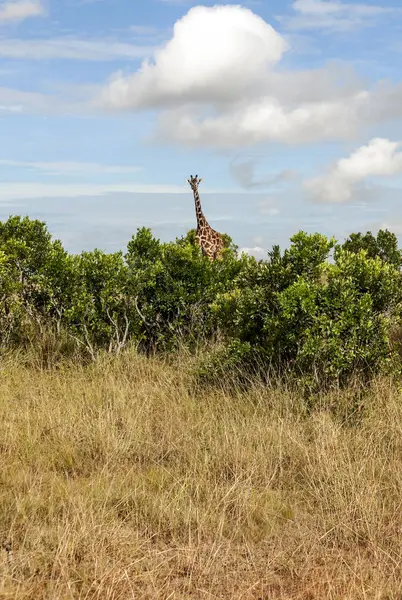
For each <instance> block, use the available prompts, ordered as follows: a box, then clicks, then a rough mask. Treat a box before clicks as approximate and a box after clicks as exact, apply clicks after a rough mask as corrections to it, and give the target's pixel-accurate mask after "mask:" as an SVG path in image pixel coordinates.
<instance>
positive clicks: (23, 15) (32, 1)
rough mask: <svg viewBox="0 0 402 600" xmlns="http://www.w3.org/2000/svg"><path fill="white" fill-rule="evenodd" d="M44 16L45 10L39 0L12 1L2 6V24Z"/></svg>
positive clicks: (0, 13) (0, 18) (0, 5)
mask: <svg viewBox="0 0 402 600" xmlns="http://www.w3.org/2000/svg"><path fill="white" fill-rule="evenodd" d="M44 14H45V9H44V8H43V5H42V3H41V2H39V0H11V1H10V2H2V3H1V4H0V23H11V22H15V21H24V20H25V19H29V18H30V17H40V16H42V15H44Z"/></svg>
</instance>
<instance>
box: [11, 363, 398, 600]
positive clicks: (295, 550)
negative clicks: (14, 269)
mask: <svg viewBox="0 0 402 600" xmlns="http://www.w3.org/2000/svg"><path fill="white" fill-rule="evenodd" d="M353 402H354V400H353V394H352V393H348V392H344V393H343V394H333V395H332V396H331V397H326V398H323V399H322V402H321V405H320V407H318V408H317V409H316V410H314V411H312V412H311V413H310V414H307V413H306V411H305V409H304V405H303V402H302V401H301V399H299V398H298V397H297V396H295V395H294V394H291V393H288V392H287V391H286V389H279V388H278V390H275V391H273V390H267V389H264V388H263V387H260V386H258V385H257V384H256V385H255V386H254V387H253V388H252V389H251V390H250V391H249V392H247V393H245V392H240V391H239V392H238V393H228V392H225V390H224V386H222V389H221V390H215V391H208V392H205V391H204V392H202V391H201V390H197V389H196V388H195V387H194V386H193V385H192V382H191V378H190V376H189V375H188V374H187V369H186V364H185V363H183V362H180V361H178V362H177V363H176V364H173V365H166V364H163V363H162V362H161V361H158V360H156V359H145V358H141V357H138V356H135V355H134V354H133V353H127V354H125V355H122V356H121V357H119V358H118V359H114V360H110V359H109V360H106V359H105V360H100V361H98V362H97V363H96V364H95V365H92V366H89V367H85V368H84V367H78V366H74V367H68V366H66V367H59V368H57V369H52V370H47V371H41V370H39V369H35V368H32V367H31V368H29V367H27V366H21V365H16V364H14V363H13V362H12V361H10V362H9V363H8V364H3V366H2V370H1V373H0V423H1V432H0V535H1V540H2V541H3V549H2V550H1V560H0V598H1V599H4V600H11V599H18V600H23V599H28V598H29V599H31V598H32V599H35V600H41V599H45V598H46V599H49V600H50V599H51V600H67V599H82V600H84V599H85V600H94V599H99V600H117V599H121V600H127V599H131V598H133V599H134V598H135V599H139V598H144V599H148V598H149V599H151V598H152V599H166V600H167V599H170V598H171V599H182V600H184V599H189V598H193V599H204V598H205V599H211V598H218V599H226V598H227V599H238V600H240V599H242V600H243V599H244V600H246V599H261V600H262V599H264V600H268V599H269V600H285V599H286V600H290V599H300V600H302V599H303V600H313V599H316V600H324V599H333V600H341V599H342V600H359V599H378V600H380V599H381V600H401V598H402V564H401V539H402V537H401V536H402V511H401V499H402V468H401V467H402V464H401V458H402V401H401V394H400V393H399V392H398V390H397V389H395V387H393V386H392V385H391V384H389V383H386V382H384V381H383V382H378V383H377V384H375V385H374V387H373V389H372V390H371V391H370V392H368V393H367V395H366V397H365V403H364V409H362V410H360V412H359V413H358V414H359V418H356V415H351V418H350V419H349V420H348V419H345V418H344V416H345V415H346V414H347V412H348V411H347V410H346V408H347V407H349V409H350V407H351V406H352V404H353ZM331 407H332V411H331ZM334 407H343V408H341V409H340V410H338V415H337V413H336V410H335V412H334V410H333V409H334ZM345 407H346V408H345ZM349 412H350V411H349ZM339 415H343V417H342V419H341V417H340V416H339Z"/></svg>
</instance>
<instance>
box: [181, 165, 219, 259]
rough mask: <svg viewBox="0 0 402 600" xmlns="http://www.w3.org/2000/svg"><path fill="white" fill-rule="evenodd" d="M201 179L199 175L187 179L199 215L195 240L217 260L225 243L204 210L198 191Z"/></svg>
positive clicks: (204, 252)
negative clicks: (207, 218)
mask: <svg viewBox="0 0 402 600" xmlns="http://www.w3.org/2000/svg"><path fill="white" fill-rule="evenodd" d="M201 181H202V179H199V178H198V175H196V176H195V177H193V176H192V175H190V179H187V182H188V183H189V185H190V187H191V189H192V191H193V195H194V203H195V214H196V217H197V233H196V236H195V241H196V244H197V245H198V246H199V247H200V248H201V251H202V253H203V254H204V255H205V256H207V257H208V258H209V260H216V259H217V258H220V256H221V252H222V250H223V248H224V246H225V244H224V241H223V238H222V235H221V234H220V233H218V231H215V229H212V227H211V226H210V224H209V223H208V221H207V220H206V218H205V216H204V213H203V212H202V208H201V200H200V194H199V191H198V186H199V185H200V183H201Z"/></svg>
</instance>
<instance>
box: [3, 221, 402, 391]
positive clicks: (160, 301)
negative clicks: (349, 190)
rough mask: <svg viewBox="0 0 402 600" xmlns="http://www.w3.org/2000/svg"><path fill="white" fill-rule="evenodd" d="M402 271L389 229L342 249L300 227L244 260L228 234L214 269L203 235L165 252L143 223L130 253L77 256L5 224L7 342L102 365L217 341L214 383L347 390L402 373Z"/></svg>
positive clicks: (167, 246) (35, 230)
mask: <svg viewBox="0 0 402 600" xmlns="http://www.w3.org/2000/svg"><path fill="white" fill-rule="evenodd" d="M331 253H333V255H332V256H331ZM401 262H402V259H401V252H400V250H399V249H398V246H397V240H396V238H395V236H394V235H393V234H391V233H390V232H387V231H380V232H379V233H378V235H377V236H376V237H375V236H373V235H372V234H371V233H370V232H368V233H367V234H365V235H361V234H352V235H351V236H350V238H348V240H346V242H345V243H344V244H342V245H339V244H336V241H335V240H334V239H328V238H326V237H325V236H323V235H320V234H318V233H315V234H312V235H308V234H307V233H305V232H302V231H300V232H299V233H297V234H296V235H295V236H293V237H292V238H291V241H290V246H289V248H287V249H286V250H285V251H284V252H281V250H280V248H279V247H278V246H274V247H273V248H272V250H271V251H270V252H269V253H268V258H267V260H261V261H257V260H256V259H255V258H252V257H249V256H247V255H244V254H243V255H242V256H240V257H239V256H238V253H237V247H236V246H235V245H234V244H233V242H232V241H231V239H230V238H229V237H227V236H226V237H225V249H224V251H223V255H222V258H221V259H220V260H216V261H214V262H211V261H209V260H208V259H207V258H206V257H205V256H203V255H202V253H201V251H200V249H199V248H198V246H197V245H196V244H195V231H194V230H191V231H189V232H188V234H187V235H186V236H185V237H182V238H179V239H177V240H175V241H174V242H169V243H162V242H160V241H159V240H158V239H156V238H154V237H153V235H152V233H151V231H150V230H149V229H146V228H142V229H139V230H138V231H137V233H136V234H135V235H134V236H133V237H132V239H131V240H130V241H129V243H128V246H127V251H126V252H125V253H123V252H116V253H113V254H107V253H105V252H102V251H101V250H98V249H96V250H94V251H92V252H82V253H81V254H79V255H71V254H69V253H68V252H66V251H65V250H64V249H63V247H62V244H61V243H60V242H59V241H58V240H52V238H51V235H50V233H49V232H48V230H47V228H46V225H45V224H44V223H42V222H40V221H34V220H30V219H28V218H27V217H25V218H20V217H10V219H8V220H7V221H6V222H4V223H0V327H1V333H0V345H1V348H3V350H4V349H8V348H24V347H26V346H27V345H29V344H32V343H33V341H34V340H35V336H36V337H38V336H40V335H42V334H43V335H44V332H45V331H46V332H47V333H48V332H52V335H54V336H56V337H57V336H59V337H60V339H61V337H63V336H64V337H63V339H64V338H65V339H68V340H70V343H71V344H73V345H74V346H75V347H76V348H77V349H80V351H81V352H82V351H83V352H84V353H85V354H87V355H89V356H90V357H92V358H95V356H96V355H97V353H98V352H101V351H107V352H113V353H115V352H119V351H120V350H121V349H122V348H124V347H125V346H126V345H127V344H129V343H131V344H135V345H136V346H137V347H138V349H139V350H140V351H143V352H146V353H153V352H172V351H175V350H177V349H178V348H180V347H181V346H183V345H185V346H187V347H188V348H189V349H190V350H194V349H195V348H197V347H199V345H200V344H205V345H208V346H209V347H210V348H211V347H212V346H214V344H215V349H214V350H213V352H211V353H210V354H207V353H206V352H204V357H205V360H204V361H203V363H202V364H201V365H200V367H199V374H200V375H201V376H202V378H203V379H204V380H205V379H209V380H211V381H212V380H219V378H220V377H221V376H222V375H223V374H226V375H227V374H228V373H232V374H236V377H239V378H240V379H241V378H242V377H244V378H245V379H246V380H247V378H248V377H249V375H250V374H253V376H254V375H255V373H259V374H260V375H262V376H263V377H265V378H266V377H267V374H270V375H271V374H276V375H278V376H283V375H284V374H286V375H287V376H289V375H290V376H291V377H292V378H293V380H295V381H298V382H299V383H301V384H302V385H303V386H305V387H306V386H307V388H308V389H309V390H318V389H322V388H323V387H327V386H329V385H334V384H336V385H344V384H345V383H347V382H348V381H350V379H351V378H354V377H359V378H361V379H362V380H365V379H367V378H369V377H371V376H372V375H374V374H376V373H381V372H390V371H393V372H397V371H398V370H399V365H400V360H401V359H400V356H401V353H399V355H398V353H397V352H396V351H395V344H394V345H393V339H395V331H397V330H398V327H399V323H400V315H401V307H402V297H401V274H400V266H401ZM216 342H219V343H216Z"/></svg>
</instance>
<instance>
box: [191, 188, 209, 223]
mask: <svg viewBox="0 0 402 600" xmlns="http://www.w3.org/2000/svg"><path fill="white" fill-rule="evenodd" d="M194 203H195V214H196V217H197V226H198V227H199V226H200V225H206V224H207V220H206V218H205V217H204V213H203V212H202V208H201V200H200V195H199V193H198V190H194Z"/></svg>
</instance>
